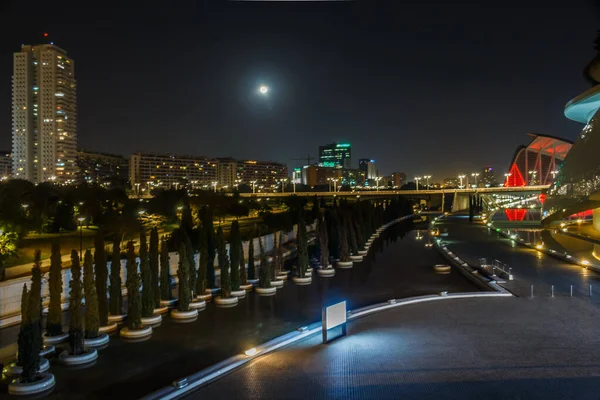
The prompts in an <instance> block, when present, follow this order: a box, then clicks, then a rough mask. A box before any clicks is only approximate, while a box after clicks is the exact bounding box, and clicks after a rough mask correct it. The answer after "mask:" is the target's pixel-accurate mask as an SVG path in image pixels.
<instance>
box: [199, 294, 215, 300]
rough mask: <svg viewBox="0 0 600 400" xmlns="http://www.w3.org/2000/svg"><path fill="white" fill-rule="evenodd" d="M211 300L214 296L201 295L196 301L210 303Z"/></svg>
mask: <svg viewBox="0 0 600 400" xmlns="http://www.w3.org/2000/svg"><path fill="white" fill-rule="evenodd" d="M210 299H212V294H201V295H198V296H196V300H202V301H210Z"/></svg>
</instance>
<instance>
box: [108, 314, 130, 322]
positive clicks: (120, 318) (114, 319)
mask: <svg viewBox="0 0 600 400" xmlns="http://www.w3.org/2000/svg"><path fill="white" fill-rule="evenodd" d="M125 318H127V314H121V315H109V316H108V322H123V321H125Z"/></svg>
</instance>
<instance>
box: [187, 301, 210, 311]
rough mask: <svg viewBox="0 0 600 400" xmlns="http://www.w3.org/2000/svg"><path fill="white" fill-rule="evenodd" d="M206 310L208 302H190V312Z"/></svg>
mask: <svg viewBox="0 0 600 400" xmlns="http://www.w3.org/2000/svg"><path fill="white" fill-rule="evenodd" d="M205 308H206V301H204V300H199V301H192V302H190V310H204V309H205Z"/></svg>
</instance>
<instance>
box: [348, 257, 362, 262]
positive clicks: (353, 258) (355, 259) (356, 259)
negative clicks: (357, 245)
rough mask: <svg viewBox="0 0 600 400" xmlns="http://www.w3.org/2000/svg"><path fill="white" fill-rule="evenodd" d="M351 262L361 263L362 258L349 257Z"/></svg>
mask: <svg viewBox="0 0 600 400" xmlns="http://www.w3.org/2000/svg"><path fill="white" fill-rule="evenodd" d="M350 259H351V260H352V262H361V261H362V260H363V256H350Z"/></svg>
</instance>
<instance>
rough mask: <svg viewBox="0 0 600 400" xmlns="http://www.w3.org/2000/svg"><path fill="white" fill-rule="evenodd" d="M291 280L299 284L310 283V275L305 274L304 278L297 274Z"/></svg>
mask: <svg viewBox="0 0 600 400" xmlns="http://www.w3.org/2000/svg"><path fill="white" fill-rule="evenodd" d="M292 281H293V282H294V283H295V284H296V285H299V286H304V285H310V284H311V283H312V277H310V276H307V277H305V278H300V277H298V276H294V277H293V278H292Z"/></svg>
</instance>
